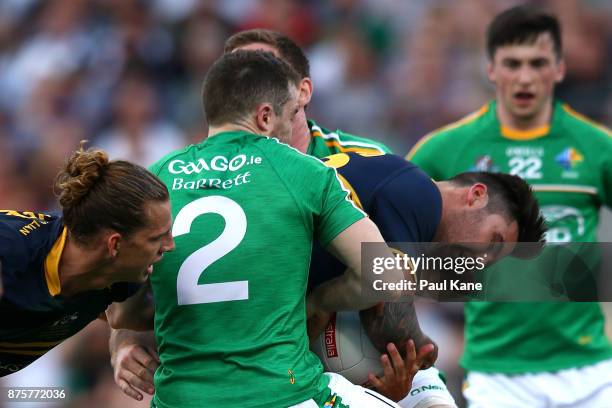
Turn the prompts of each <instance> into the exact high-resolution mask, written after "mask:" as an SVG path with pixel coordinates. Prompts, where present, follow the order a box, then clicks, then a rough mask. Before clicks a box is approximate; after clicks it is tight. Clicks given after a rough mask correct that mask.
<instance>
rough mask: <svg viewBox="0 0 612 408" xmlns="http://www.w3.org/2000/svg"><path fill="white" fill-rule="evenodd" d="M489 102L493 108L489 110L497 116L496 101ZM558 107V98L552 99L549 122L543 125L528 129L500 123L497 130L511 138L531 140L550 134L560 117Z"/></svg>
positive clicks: (559, 105) (559, 104)
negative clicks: (519, 128) (514, 127)
mask: <svg viewBox="0 0 612 408" xmlns="http://www.w3.org/2000/svg"><path fill="white" fill-rule="evenodd" d="M491 104H492V108H493V109H491V111H492V112H493V114H494V115H495V116H496V117H497V106H496V105H497V101H495V100H493V102H492V103H491ZM560 107H561V103H560V102H559V101H558V100H553V107H552V113H551V115H552V117H551V118H550V122H549V123H548V124H546V125H544V126H540V127H537V128H533V129H528V130H518V129H512V128H509V127H507V126H503V125H502V124H500V128H499V131H500V133H501V135H502V136H503V137H505V138H506V139H511V140H533V139H539V138H541V137H544V136H547V135H548V134H550V132H551V129H552V128H553V127H555V122H556V121H557V119H558V118H559V117H560V115H559V114H558V110H559V109H560ZM498 120H499V119H498Z"/></svg>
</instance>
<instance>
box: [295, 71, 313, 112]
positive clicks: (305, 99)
mask: <svg viewBox="0 0 612 408" xmlns="http://www.w3.org/2000/svg"><path fill="white" fill-rule="evenodd" d="M312 89H313V88H312V81H311V79H310V78H308V77H306V78H302V80H301V81H300V96H299V98H298V103H299V104H300V106H301V107H304V106H306V105H308V104H309V103H310V99H311V98H312Z"/></svg>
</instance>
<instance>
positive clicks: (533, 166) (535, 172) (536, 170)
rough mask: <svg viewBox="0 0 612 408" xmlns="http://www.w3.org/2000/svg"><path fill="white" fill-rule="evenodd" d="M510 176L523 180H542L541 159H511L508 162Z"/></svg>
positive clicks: (532, 157)
mask: <svg viewBox="0 0 612 408" xmlns="http://www.w3.org/2000/svg"><path fill="white" fill-rule="evenodd" d="M508 166H509V167H510V174H513V175H516V176H519V177H520V178H523V179H540V178H542V172H541V171H540V170H541V169H542V159H541V158H539V157H537V156H529V157H513V158H511V159H510V161H509V162H508Z"/></svg>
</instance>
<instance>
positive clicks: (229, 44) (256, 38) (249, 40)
mask: <svg viewBox="0 0 612 408" xmlns="http://www.w3.org/2000/svg"><path fill="white" fill-rule="evenodd" d="M253 43H262V44H267V45H269V46H271V47H274V48H276V49H277V50H278V53H279V55H280V57H281V58H282V59H284V60H285V61H287V62H288V63H289V65H291V67H292V68H293V69H295V70H296V71H297V73H298V74H300V75H301V76H302V78H307V77H308V78H310V63H309V62H308V58H306V55H305V54H304V51H302V49H301V48H300V47H299V46H298V45H297V44H296V43H295V42H294V41H293V40H292V39H291V38H289V37H287V36H286V35H284V34H281V33H278V32H276V31H272V30H266V29H263V28H256V29H253V30H246V31H240V32H238V33H236V34H234V35H232V36H231V37H230V38H228V39H227V41H225V47H224V52H225V53H226V54H227V53H230V52H233V51H234V50H236V49H237V48H240V47H243V46H245V45H248V44H253Z"/></svg>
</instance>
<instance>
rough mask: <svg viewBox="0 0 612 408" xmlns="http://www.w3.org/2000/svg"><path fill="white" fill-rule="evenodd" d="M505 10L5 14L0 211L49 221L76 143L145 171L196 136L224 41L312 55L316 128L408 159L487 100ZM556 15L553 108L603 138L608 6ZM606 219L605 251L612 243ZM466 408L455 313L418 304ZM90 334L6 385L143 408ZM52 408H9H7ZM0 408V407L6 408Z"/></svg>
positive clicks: (428, 1)
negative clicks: (490, 31)
mask: <svg viewBox="0 0 612 408" xmlns="http://www.w3.org/2000/svg"><path fill="white" fill-rule="evenodd" d="M517 3H521V2H518V1H513V0H461V1H452V0H326V1H325V0H310V1H307V0H302V1H300V0H217V1H215V0H0V152H1V154H2V157H1V158H0V207H2V208H8V209H24V210H26V209H27V210H42V209H50V208H54V207H55V205H56V204H55V199H54V196H53V194H52V181H53V177H54V175H55V174H56V172H57V171H58V169H59V166H60V165H61V163H62V162H63V161H64V160H65V158H66V157H67V155H68V154H69V153H70V152H71V151H73V150H74V149H75V148H76V147H77V145H78V142H79V141H80V140H81V139H88V140H90V141H91V144H92V145H95V146H99V147H102V148H104V149H106V150H107V151H109V153H110V155H111V157H112V158H122V159H129V160H132V161H135V162H138V163H140V164H142V165H149V164H151V163H153V162H154V161H156V160H157V159H159V158H160V157H161V156H163V155H164V154H165V153H167V152H169V151H170V150H172V149H175V148H178V147H181V146H183V145H185V144H189V143H197V142H199V141H200V140H202V138H203V137H204V135H205V134H206V124H205V123H204V120H203V117H202V116H203V115H202V112H201V102H200V89H201V83H202V80H203V78H204V75H205V73H206V71H207V69H208V67H209V66H210V65H211V63H212V62H213V61H214V60H215V59H216V58H218V57H219V56H220V54H221V52H222V49H223V42H224V41H225V39H226V38H227V37H228V36H229V35H231V34H232V33H234V32H236V31H239V30H242V29H247V28H255V27H264V28H270V29H274V30H277V31H280V32H283V33H285V34H287V35H289V36H290V37H291V38H293V39H294V40H296V42H297V43H299V44H300V45H301V46H303V47H304V49H305V50H306V51H307V54H308V57H309V58H310V62H311V70H312V79H313V83H314V89H315V90H314V98H313V101H312V103H311V104H310V106H309V107H308V116H309V117H311V118H313V119H315V120H316V121H317V122H318V123H319V124H320V125H322V126H325V127H328V128H330V129H336V128H340V129H342V130H345V131H348V132H351V133H355V134H358V135H362V136H367V137H371V138H376V139H379V140H381V141H383V142H385V143H386V144H387V145H388V146H390V147H391V148H392V149H393V150H394V152H396V153H397V154H401V155H404V154H405V153H406V152H407V151H408V150H409V149H410V147H411V146H412V145H413V144H414V143H415V142H416V141H417V140H418V139H419V138H421V137H422V136H424V135H425V134H426V133H428V132H430V131H432V130H434V129H436V128H438V127H440V126H441V125H444V124H446V123H448V122H450V121H454V120H457V119H459V118H460V117H461V116H463V115H465V114H467V113H469V112H472V111H474V110H476V109H477V108H479V107H480V106H481V105H482V104H483V103H484V102H486V101H487V100H488V99H490V98H491V97H492V95H493V88H492V86H491V85H490V84H489V83H488V81H487V79H486V75H485V73H486V71H485V67H486V59H485V54H484V32H485V27H486V25H487V24H488V22H489V21H490V20H491V18H492V17H493V16H494V15H495V14H496V13H498V12H499V11H501V10H503V9H505V8H507V7H510V6H513V5H515V4H517ZM537 3H539V4H543V3H544V4H546V3H549V4H548V5H549V6H550V8H551V9H552V10H553V11H554V12H555V13H556V14H557V15H558V16H559V18H560V19H561V21H562V25H563V30H564V38H563V40H564V53H565V59H566V63H567V67H568V75H567V78H566V79H565V81H564V82H563V84H562V85H561V86H559V87H558V90H557V95H558V96H559V97H561V98H563V99H564V100H566V101H567V102H568V103H569V104H570V105H572V106H573V107H574V108H575V109H576V110H578V111H580V112H582V113H584V114H586V115H587V116H590V117H591V118H593V119H595V120H598V121H600V122H603V123H604V124H606V125H608V126H609V125H610V123H612V61H611V60H612V25H611V24H609V23H610V21H612V2H610V1H607V0H582V1H579V0H560V1H549V2H547V1H544V0H540V1H537ZM611 225H612V224H611V223H610V221H609V218H608V219H607V220H606V221H605V222H604V226H603V227H602V239H605V240H607V241H612V226H611ZM419 315H420V321H421V322H422V326H423V327H424V329H425V331H426V332H427V333H428V334H429V335H430V336H431V337H432V338H434V339H435V340H436V341H437V342H438V344H439V346H440V359H439V362H438V366H439V367H440V368H441V369H443V370H445V371H446V372H447V374H448V377H449V388H450V389H451V392H452V393H453V394H454V396H455V398H456V399H457V401H458V402H459V403H460V406H462V405H461V404H462V399H461V397H460V384H461V380H462V376H463V372H462V370H461V369H460V368H459V367H458V364H457V360H458V358H459V355H460V354H461V351H462V347H463V341H462V338H463V333H462V330H463V326H462V325H463V315H462V305H461V304H444V305H438V304H429V303H422V304H420V305H419ZM107 340H108V331H107V328H106V327H105V323H103V322H94V323H92V324H91V325H90V326H89V327H88V328H87V329H86V330H84V331H83V332H81V333H80V334H79V335H77V336H75V337H73V338H72V339H70V340H69V341H67V342H66V343H64V344H63V345H62V346H60V347H58V348H56V349H55V350H54V351H53V352H52V353H49V354H47V355H46V356H45V357H44V358H43V359H40V360H39V361H38V362H37V363H35V364H33V365H32V366H30V367H29V368H28V369H25V370H22V371H21V372H20V373H18V374H15V375H12V376H8V377H6V378H4V379H2V380H1V381H0V386H7V385H14V386H27V385H29V386H62V387H65V388H66V389H67V390H68V392H69V393H70V394H71V395H72V400H71V402H70V403H66V404H60V405H58V406H67V407H85V406H86V407H88V408H98V407H104V408H113V407H122V408H123V407H127V408H130V407H147V406H148V400H147V401H143V402H140V403H137V402H135V401H133V400H131V399H129V398H128V397H125V396H123V394H122V393H121V391H120V390H119V388H118V387H116V386H115V385H114V382H113V378H112V370H111V368H110V364H109V356H108V352H107ZM29 405H31V406H35V407H40V406H43V405H44V406H51V405H49V404H26V403H19V404H15V406H18V407H21V408H25V407H27V406H29ZM8 406H9V405H8V404H5V405H2V402H0V407H8Z"/></svg>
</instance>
